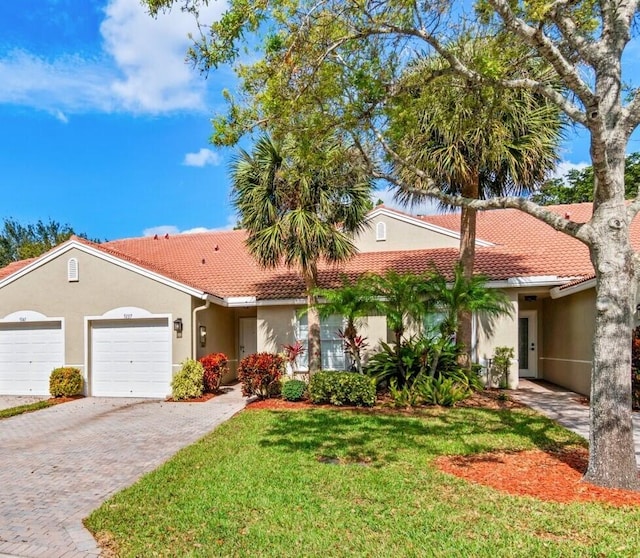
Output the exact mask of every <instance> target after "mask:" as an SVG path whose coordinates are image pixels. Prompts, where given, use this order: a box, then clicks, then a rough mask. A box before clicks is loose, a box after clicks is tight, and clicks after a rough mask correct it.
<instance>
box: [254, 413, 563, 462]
mask: <svg viewBox="0 0 640 558" xmlns="http://www.w3.org/2000/svg"><path fill="white" fill-rule="evenodd" d="M270 412H271V413H273V414H274V415H275V416H276V420H275V421H274V422H273V423H272V424H271V425H269V426H268V427H267V428H266V431H265V432H264V435H263V437H262V440H261V442H260V444H261V445H262V446H263V447H265V448H266V447H273V448H276V449H279V450H284V451H286V452H302V453H305V454H308V455H309V456H310V457H312V458H315V459H316V460H318V461H320V462H330V463H341V464H350V463H356V464H362V463H366V464H367V465H370V466H373V467H375V466H381V465H382V464H385V463H392V462H394V461H398V460H401V459H402V458H403V453H404V452H406V451H419V452H421V454H422V455H424V457H425V459H431V458H433V457H437V456H440V455H452V454H463V455H469V454H476V453H485V452H491V451H494V450H505V449H507V450H508V449H510V448H511V449H514V450H519V449H524V448H531V447H537V448H539V449H542V450H545V451H550V450H554V451H557V450H558V449H560V448H562V447H565V446H567V445H575V439H574V438H573V437H572V436H571V435H570V434H568V433H567V432H566V431H564V430H563V429H561V428H559V427H558V426H556V425H555V424H554V423H553V422H552V421H550V420H548V419H546V418H544V417H542V416H540V415H536V414H533V413H527V412H521V411H510V410H499V411H496V410H486V409H434V410H432V411H431V410H427V411H424V412H421V413H419V414H418V413H416V414H415V415H401V414H390V413H378V412H375V411H351V410H350V411H345V410H339V409H336V410H327V409H318V410H316V409H312V410H309V411H304V412H286V411H270Z"/></svg>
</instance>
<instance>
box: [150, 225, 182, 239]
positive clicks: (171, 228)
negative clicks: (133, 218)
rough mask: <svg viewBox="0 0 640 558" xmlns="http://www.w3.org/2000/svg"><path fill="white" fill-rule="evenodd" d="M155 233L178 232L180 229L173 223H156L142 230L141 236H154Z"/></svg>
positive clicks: (159, 234) (171, 233)
mask: <svg viewBox="0 0 640 558" xmlns="http://www.w3.org/2000/svg"><path fill="white" fill-rule="evenodd" d="M156 234H157V235H158V236H164V235H165V234H168V235H174V234H180V229H178V227H176V226H175V225H158V226H157V227H150V228H148V229H144V230H143V231H142V235H143V236H154V235H156Z"/></svg>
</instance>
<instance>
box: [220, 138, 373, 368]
mask: <svg viewBox="0 0 640 558" xmlns="http://www.w3.org/2000/svg"><path fill="white" fill-rule="evenodd" d="M232 180H233V194H232V195H233V203H234V206H235V207H236V209H237V210H238V212H239V214H240V218H241V223H242V226H243V227H245V228H246V229H247V232H248V237H247V248H248V250H249V252H250V253H251V254H252V255H253V257H254V258H256V260H257V261H258V263H259V264H260V265H261V266H263V267H267V268H275V267H278V266H280V265H285V266H286V267H290V268H291V267H295V268H298V269H299V270H300V272H301V274H302V277H303V280H304V283H305V287H306V291H307V306H308V319H309V346H308V353H307V354H308V355H309V371H310V372H311V373H313V372H316V371H318V370H320V368H321V347H320V318H319V315H318V311H317V307H316V305H315V296H314V294H313V291H314V289H315V288H316V287H317V286H318V263H319V262H320V261H321V260H325V261H326V262H329V263H337V262H343V261H345V260H347V259H348V258H350V257H351V256H352V255H353V254H354V253H355V250H356V249H355V246H354V244H353V242H352V240H351V239H352V236H353V234H354V233H357V232H359V231H361V230H362V229H363V228H364V226H365V222H364V218H365V215H366V213H367V209H368V207H370V204H371V201H370V194H371V191H372V183H371V181H370V180H369V179H368V178H367V177H366V174H365V173H364V167H363V165H362V164H360V161H359V158H358V156H357V152H356V150H354V149H349V148H348V147H345V146H344V145H342V144H341V143H340V142H339V141H338V140H337V139H336V138H329V139H325V140H322V139H318V140H317V141H315V142H313V146H311V145H310V142H297V141H296V140H295V139H294V138H293V137H292V136H287V137H285V138H284V139H283V140H281V141H275V140H273V139H272V138H270V137H269V136H262V137H261V138H260V139H259V140H258V141H257V142H256V144H255V146H254V148H253V151H252V153H248V152H246V151H244V150H241V151H240V152H239V154H238V156H237V157H236V159H235V160H234V161H233V163H232Z"/></svg>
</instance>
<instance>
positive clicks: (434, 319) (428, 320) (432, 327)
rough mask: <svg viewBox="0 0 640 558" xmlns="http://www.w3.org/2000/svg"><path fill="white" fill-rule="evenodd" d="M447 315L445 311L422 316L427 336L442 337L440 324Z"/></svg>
mask: <svg viewBox="0 0 640 558" xmlns="http://www.w3.org/2000/svg"><path fill="white" fill-rule="evenodd" d="M445 318H446V315H445V314H444V313H443V312H430V313H429V314H425V315H424V317H423V318H422V327H423V331H424V334H425V335H426V336H427V337H440V326H441V325H442V322H444V320H445Z"/></svg>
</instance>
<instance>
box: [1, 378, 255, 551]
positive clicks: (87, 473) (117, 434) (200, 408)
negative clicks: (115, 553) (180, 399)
mask: <svg viewBox="0 0 640 558" xmlns="http://www.w3.org/2000/svg"><path fill="white" fill-rule="evenodd" d="M244 405H245V400H244V398H243V397H242V396H241V394H240V386H235V387H234V388H233V389H231V390H230V391H229V392H228V393H225V394H224V395H221V396H218V397H214V398H213V399H211V400H209V401H207V402H205V403H167V402H165V401H159V400H151V399H116V398H93V397H90V398H85V399H79V400H77V401H72V402H70V403H64V404H62V405H56V406H54V407H50V408H48V409H44V410H41V411H37V412H35V413H27V414H23V415H19V416H16V417H12V418H8V419H3V420H0V556H3V555H10V556H21V557H33V558H35V557H46V558H61V557H62V556H64V558H76V557H85V556H97V555H98V554H99V550H98V547H97V545H96V543H95V541H94V539H93V537H92V536H91V535H90V533H89V532H88V531H87V530H86V529H85V528H84V527H83V525H82V519H83V518H84V517H86V516H87V515H89V514H90V513H91V511H92V510H94V509H95V508H97V507H98V506H99V505H100V504H101V503H102V502H104V501H105V500H106V499H107V498H108V497H109V496H111V495H112V494H114V493H115V492H118V491H119V490H121V489H123V488H125V487H126V486H129V485H131V484H132V483H134V482H135V481H136V480H137V479H138V478H140V477H141V476H142V475H143V474H144V473H147V472H149V471H151V470H153V469H155V468H156V467H158V465H160V464H161V463H163V462H164V461H166V460H167V459H168V458H169V457H171V456H172V455H173V454H175V453H176V452H177V451H178V450H179V449H181V448H183V447H185V446H187V445H189V444H191V443H193V442H195V441H196V440H198V439H199V438H201V437H202V436H203V435H205V434H206V433H208V432H210V431H211V430H212V429H213V428H215V427H216V426H217V425H218V424H220V423H221V422H224V421H225V420H227V419H229V418H230V417H231V416H232V415H233V414H235V413H236V412H238V411H239V410H240V409H242V408H243V407H244Z"/></svg>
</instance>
